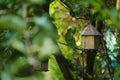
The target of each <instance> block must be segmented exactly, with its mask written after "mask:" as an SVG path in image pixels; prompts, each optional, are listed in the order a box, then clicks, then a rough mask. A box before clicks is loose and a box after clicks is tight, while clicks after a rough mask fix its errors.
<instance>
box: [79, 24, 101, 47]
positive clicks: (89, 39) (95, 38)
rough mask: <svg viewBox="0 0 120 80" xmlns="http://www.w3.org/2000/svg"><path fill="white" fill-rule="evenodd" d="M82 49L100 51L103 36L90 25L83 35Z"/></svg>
mask: <svg viewBox="0 0 120 80" xmlns="http://www.w3.org/2000/svg"><path fill="white" fill-rule="evenodd" d="M81 36H82V49H98V47H99V42H100V41H99V40H100V36H101V34H100V33H99V32H98V31H97V30H96V28H95V27H93V26H92V25H91V24H89V25H88V26H87V27H86V28H85V29H84V30H83V32H82V33H81Z"/></svg>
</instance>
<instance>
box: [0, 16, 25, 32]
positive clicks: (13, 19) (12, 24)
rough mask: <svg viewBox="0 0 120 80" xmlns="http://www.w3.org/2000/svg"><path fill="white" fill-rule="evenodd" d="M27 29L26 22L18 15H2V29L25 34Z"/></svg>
mask: <svg viewBox="0 0 120 80" xmlns="http://www.w3.org/2000/svg"><path fill="white" fill-rule="evenodd" d="M25 29H26V24H25V22H24V21H23V20H22V19H21V18H20V17H18V16H15V15H5V16H2V17H0V30H2V31H3V30H10V31H14V32H17V33H19V34H23V33H24V32H25Z"/></svg>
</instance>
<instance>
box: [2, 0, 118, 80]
mask: <svg viewBox="0 0 120 80" xmlns="http://www.w3.org/2000/svg"><path fill="white" fill-rule="evenodd" d="M49 4H50V6H49ZM116 4H117V5H120V4H119V3H116V1H114V0H24V1H23V0H0V80H64V77H63V75H62V73H61V71H60V69H59V67H58V65H57V63H56V61H55V59H54V57H53V55H54V54H55V53H57V52H58V51H59V48H58V46H59V47H60V49H61V51H62V54H63V55H64V56H65V58H66V59H67V60H68V61H69V66H70V70H71V73H72V76H73V78H74V80H81V79H82V78H83V75H84V74H86V73H84V70H85V65H86V64H85V60H86V54H85V52H84V51H83V50H81V36H80V33H81V31H82V30H83V29H84V28H85V26H86V25H87V24H88V23H89V22H92V21H98V22H99V21H102V22H103V23H104V28H103V29H102V40H101V45H100V48H99V50H98V53H97V56H96V58H95V64H94V76H90V75H88V76H89V77H93V78H94V80H113V79H114V80H119V75H120V70H119V67H120V54H119V53H120V49H119V48H120V37H119V35H120V33H119V30H120V27H119V26H120V23H119V21H120V11H119V8H116ZM49 9H50V10H49ZM48 11H49V14H50V16H49V14H48ZM101 27H103V26H101ZM57 44H58V45H57ZM48 59H49V66H48V70H49V71H48V72H43V71H35V70H36V69H39V67H40V65H41V63H42V62H44V61H46V60H48Z"/></svg>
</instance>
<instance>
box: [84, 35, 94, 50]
mask: <svg viewBox="0 0 120 80" xmlns="http://www.w3.org/2000/svg"><path fill="white" fill-rule="evenodd" d="M82 48H83V49H95V38H94V36H82Z"/></svg>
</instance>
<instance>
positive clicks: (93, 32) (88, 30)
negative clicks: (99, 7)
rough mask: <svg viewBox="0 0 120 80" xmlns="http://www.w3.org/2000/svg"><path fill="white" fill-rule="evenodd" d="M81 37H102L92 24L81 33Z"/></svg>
mask: <svg viewBox="0 0 120 80" xmlns="http://www.w3.org/2000/svg"><path fill="white" fill-rule="evenodd" d="M81 35H82V36H83V35H84V36H85V35H86V36H88V35H89V36H90V35H91V36H94V35H95V36H100V35H101V34H100V33H99V32H98V31H97V29H96V28H95V27H93V26H92V25H91V24H89V25H88V26H87V27H86V28H85V29H84V30H83V31H82V33H81Z"/></svg>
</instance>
